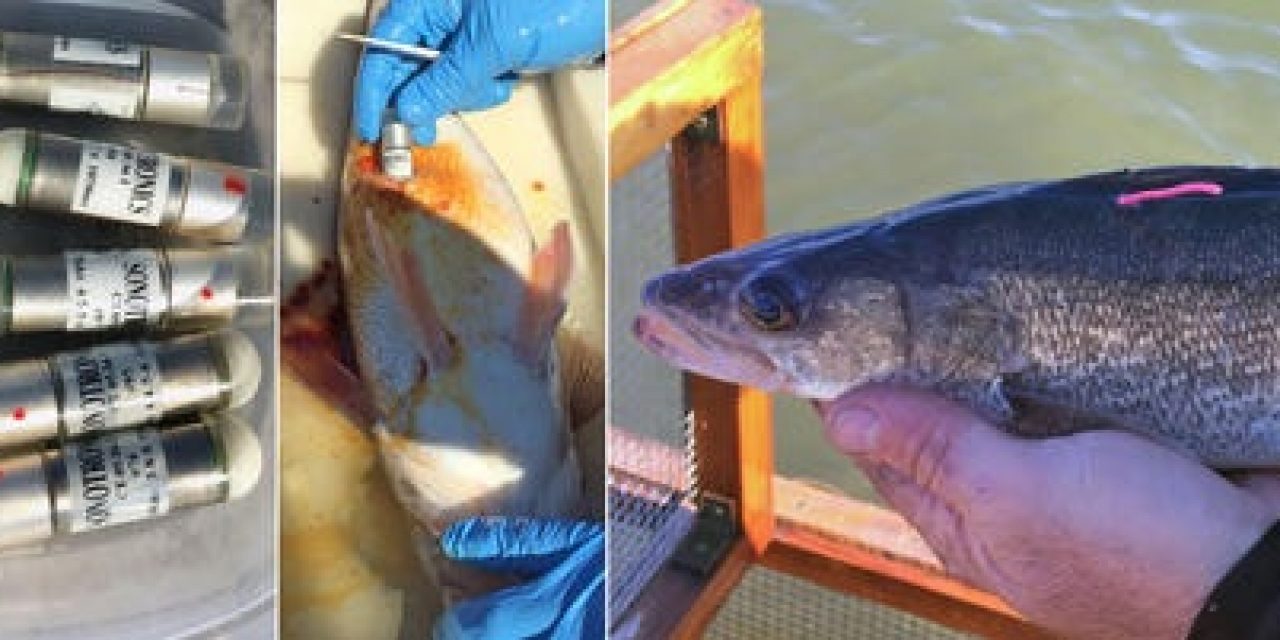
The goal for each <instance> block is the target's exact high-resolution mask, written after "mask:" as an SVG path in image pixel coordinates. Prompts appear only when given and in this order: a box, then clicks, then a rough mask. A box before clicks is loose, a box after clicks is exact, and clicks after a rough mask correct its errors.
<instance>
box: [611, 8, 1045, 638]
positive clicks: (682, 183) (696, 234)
mask: <svg viewBox="0 0 1280 640" xmlns="http://www.w3.org/2000/svg"><path fill="white" fill-rule="evenodd" d="M762 27H763V25H762V17H761V12H760V10H759V8H757V7H755V6H754V5H751V4H749V3H748V2H746V1H745V0H665V1H662V0H660V1H659V2H657V3H655V4H654V5H652V6H651V7H650V8H649V9H647V10H646V11H645V12H644V13H642V14H640V15H639V16H637V17H636V18H634V19H632V20H631V21H630V22H628V23H627V24H626V25H624V26H623V27H621V28H620V29H619V30H618V31H616V32H615V33H614V34H613V37H612V38H611V42H610V51H609V53H610V67H609V70H610V74H609V75H610V80H609V81H610V112H609V128H610V149H609V151H610V177H611V179H614V180H616V179H618V178H620V177H622V176H624V175H626V174H627V173H628V172H630V171H631V170H632V169H633V168H635V167H636V166H637V165H638V164H640V162H641V161H643V160H644V159H645V158H647V157H649V156H650V155H652V154H653V153H654V152H656V151H658V150H659V149H661V148H663V146H664V145H668V144H669V145H670V150H671V164H670V177H671V197H672V209H673V211H672V224H673V226H674V231H675V233H674V235H675V239H676V240H675V242H676V247H675V249H676V257H677V259H678V260H679V261H680V262H687V261H690V260H695V259H698V258H700V257H703V256H706V255H709V254H711V253H715V252H717V251H721V250H724V249H727V248H730V247H735V246H741V245H743V244H747V243H750V242H752V241H754V240H757V239H759V238H761V237H762V236H763V235H764V231H765V228H764V153H763V149H764V140H763V122H762V112H761V77H762V72H763V50H762V40H763V31H762ZM685 384H686V390H687V395H688V398H689V402H690V407H691V409H692V411H693V416H694V433H695V438H696V439H697V441H699V442H704V443H715V444H714V446H702V447H700V448H699V456H698V460H697V464H698V470H697V471H698V476H699V478H700V479H701V482H702V489H703V491H705V492H707V493H710V494H715V495H717V496H720V497H723V498H726V499H728V500H730V501H731V502H732V503H733V504H734V505H735V506H736V510H737V517H738V519H739V526H740V530H741V531H742V539H741V540H740V541H738V542H737V544H735V546H734V547H733V550H732V551H731V552H730V553H729V555H728V556H727V557H726V559H725V560H724V562H723V563H722V564H721V566H720V568H719V569H718V571H717V573H716V574H715V575H714V576H712V577H711V579H710V580H709V581H708V582H707V583H706V584H705V585H704V586H703V588H702V590H701V592H700V594H699V596H698V597H697V599H696V601H695V602H694V603H693V605H692V606H691V608H690V609H689V611H688V613H687V614H686V615H685V616H684V618H683V619H682V620H681V622H680V623H679V625H678V626H677V627H676V630H675V633H674V636H675V637H680V638H686V637H687V638H696V637H700V636H701V635H702V633H703V632H704V631H705V629H706V628H707V626H708V625H709V624H710V623H711V621H712V620H713V619H714V617H715V615H716V614H717V612H718V611H719V608H720V606H721V604H722V603H723V602H724V601H725V600H726V599H727V598H728V597H729V595H730V594H731V593H732V591H733V589H734V588H735V587H736V585H737V584H738V582H739V581H740V580H741V578H742V576H743V575H744V574H745V572H746V570H747V569H748V568H749V567H750V565H752V564H760V565H763V566H766V567H769V568H771V569H775V570H778V571H783V572H786V573H788V574H792V575H796V576H799V577H802V578H806V579H808V580H811V581H814V582H816V583H818V584H821V585H823V586H825V587H827V588H830V589H834V590H838V591H842V592H845V593H849V594H852V595H857V596H859V597H863V598H868V599H871V600H874V601H877V602H881V603H883V604H886V605H889V606H893V607H897V608H900V609H903V610H905V611H909V612H911V613H913V614H915V615H918V616H921V617H923V618H927V619H930V620H933V621H935V622H938V623H941V624H944V625H947V626H950V627H953V628H955V629H958V630H962V631H966V632H970V633H977V634H980V635H983V636H986V637H990V638H1010V639H1012V638H1017V639H1019V640H1023V639H1029V638H1042V637H1047V636H1045V635H1044V634H1043V633H1042V632H1041V631H1039V630H1037V629H1035V628H1034V627H1032V626H1031V625H1030V624H1028V623H1027V622H1026V621H1025V620H1024V619H1022V618H1021V617H1020V616H1018V615H1017V614H1016V613H1015V612H1013V611H1012V610H1011V609H1009V608H1008V606H1007V605H1005V604H1004V603H1003V602H1001V601H1000V600H999V599H998V598H996V597H995V596H992V595H990V594H987V593H984V592H982V591H979V590H977V589H974V588H972V587H970V586H967V585H965V584H963V583H961V582H959V581H957V580H956V579H954V578H951V577H950V576H948V575H946V573H945V572H944V571H943V570H942V568H941V567H940V566H939V565H938V562H937V560H936V558H934V556H933V554H932V553H931V552H930V551H929V549H928V548H927V547H926V546H925V545H924V543H923V542H922V541H921V540H920V538H919V536H918V535H916V533H915V532H914V530H912V529H911V527H910V526H909V525H908V524H907V523H906V522H905V521H903V520H902V519H901V518H900V517H899V516H897V515H896V514H894V513H892V512H889V511H887V510H885V509H883V508H880V507H877V506H874V505H871V504H867V503H863V502H859V501H857V500H854V499H851V498H848V497H845V496H841V495H838V494H833V493H830V492H826V491H822V490H818V489H814V488H812V487H809V486H806V485H804V484H802V483H798V482H794V481H788V480H786V479H784V478H775V477H774V473H773V427H772V423H771V415H772V411H771V405H770V400H769V397H768V396H767V395H766V394H764V393H762V392H760V391H757V390H754V389H748V388H744V387H737V386H734V385H728V384H724V383H720V382H716V381H713V380H708V379H706V378H701V377H698V376H693V375H687V376H685Z"/></svg>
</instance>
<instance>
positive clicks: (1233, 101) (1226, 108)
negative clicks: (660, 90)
mask: <svg viewBox="0 0 1280 640" xmlns="http://www.w3.org/2000/svg"><path fill="white" fill-rule="evenodd" d="M627 4H630V5H632V6H635V4H636V3H625V2H624V3H617V4H616V6H618V7H619V13H618V15H619V16H621V15H624V14H626V13H627V12H628V11H631V10H630V9H628V8H627V7H625V6H622V5H627ZM761 5H762V6H763V8H764V13H765V33H766V41H765V57H766V77H765V109H766V112H765V114H766V122H767V132H766V135H767V147H766V149H767V168H766V172H767V182H766V188H767V193H768V206H769V227H770V231H771V232H780V231H787V230H795V229H808V228H815V227H822V226H826V225H832V224H837V223H840V222H845V221H848V220H852V219H855V218H858V217H863V216H868V215H874V214H876V213H879V212H883V211H886V210H889V209H893V208H896V207H899V206H903V205H907V204H910V203H912V202H915V201H917V200H920V199H923V198H926V197H929V196H933V195H938V194H941V193H944V192H948V191H952V190H956V189H961V188H964V187H969V186H974V185H978V184H984V183H993V182H1001V181H1009V180H1023V179H1035V178H1053V177H1065V176H1068V175H1074V174H1079V173H1085V172H1090V171H1095V170H1105V169H1114V168H1118V167H1124V166H1143V165H1156V164H1174V163H1196V164H1202V163H1203V164H1217V163H1244V164H1280V2H1275V0H1251V1H1246V2H1220V3H1209V2H1192V1H1189V0H1179V1H1175V2H1145V3H1138V2H1092V1H1080V0H1073V1H1071V2H1064V1H1058V2H1049V1H1037V2H1009V1H999V0H911V1H898V2H889V1H886V0H879V1H861V2H837V1H835V0H768V1H765V2H762V3H761ZM621 206H622V207H625V203H621ZM620 222H625V218H615V225H614V228H613V232H614V234H615V236H617V235H618V234H619V232H620V231H625V230H623V229H620V228H619V227H620V225H619V223H620ZM630 237H631V239H630V240H629V242H631V243H634V236H630ZM615 246H616V244H615ZM613 264H614V266H613V268H614V278H615V280H616V281H617V284H616V285H615V288H614V293H615V297H614V311H615V312H616V313H615V315H614V316H613V318H614V320H615V324H614V325H613V326H615V327H617V328H619V329H622V330H625V329H626V327H627V326H628V324H627V323H626V322H625V318H621V315H622V314H624V313H625V312H626V311H627V306H628V304H627V301H626V300H623V299H622V298H623V297H625V296H624V294H625V293H627V292H628V289H629V287H631V286H632V285H629V284H628V283H630V282H638V281H639V280H640V279H642V278H643V277H644V276H646V275H648V274H647V273H638V272H637V270H636V269H635V268H634V266H633V265H634V264H635V263H634V262H632V261H626V262H619V261H617V260H615V261H614V263H613ZM620 320H621V321H622V322H619V321H620ZM623 340H629V337H627V336H623V338H620V339H615V341H614V345H615V351H614V353H616V354H620V355H623V356H624V357H625V353H626V351H625V347H623V346H621V345H620V344H619V343H620V342H622V341H623ZM625 363H626V361H625V360H624V361H622V363H621V364H625ZM628 388H630V387H628ZM618 390H619V387H617V386H615V399H616V398H617V397H618V396H617V394H618ZM631 393H634V394H636V395H643V394H641V393H640V392H638V391H632V392H631ZM649 406H652V405H649ZM616 408H617V409H619V410H623V411H624V412H625V409H626V408H627V402H626V401H622V402H621V404H620V405H616ZM615 415H617V413H615ZM624 424H625V423H624ZM776 430H777V440H778V443H777V450H778V466H779V469H780V470H781V472H782V473H784V474H786V475H791V476H805V477H810V478H815V479H818V480H820V481H822V482H826V483H829V484H833V485H836V486H839V487H842V488H845V489H847V490H850V491H854V492H857V493H864V492H865V491H866V488H865V485H864V484H863V483H862V481H861V479H860V476H859V475H858V474H857V473H856V472H855V471H854V470H853V469H852V468H851V467H850V466H849V465H848V464H847V463H846V462H845V461H844V460H843V459H841V458H840V457H839V456H837V455H835V454H833V453H832V452H831V451H830V449H829V448H828V447H827V446H826V444H825V443H824V441H823V439H822V436H821V433H820V431H819V428H818V426H817V423H816V420H815V419H814V418H813V415H812V412H811V410H810V409H809V408H808V407H807V406H806V405H803V404H800V403H798V402H795V401H792V400H789V399H786V398H779V402H778V408H777V416H776Z"/></svg>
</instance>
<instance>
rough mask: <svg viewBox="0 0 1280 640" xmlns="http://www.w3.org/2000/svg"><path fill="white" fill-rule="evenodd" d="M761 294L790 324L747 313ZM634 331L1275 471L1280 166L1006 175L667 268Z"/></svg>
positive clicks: (813, 391)
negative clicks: (1056, 177)
mask: <svg viewBox="0 0 1280 640" xmlns="http://www.w3.org/2000/svg"><path fill="white" fill-rule="evenodd" d="M1215 194H1216V195H1215ZM1135 203H1136V204H1135ZM762 287H763V288H764V289H763V290H765V291H766V293H767V294H768V295H767V296H766V298H767V299H769V300H773V301H775V302H776V301H779V300H781V301H782V303H783V306H785V307H787V308H788V310H791V311H794V313H793V317H794V318H795V320H794V322H792V323H791V325H792V326H788V327H785V328H782V329H777V328H774V329H767V328H765V329H762V328H760V326H759V325H758V324H757V323H753V322H752V320H751V319H750V318H748V317H747V316H748V315H750V314H752V313H755V311H753V309H754V307H753V304H754V303H752V302H749V301H748V302H744V301H743V300H744V298H742V297H741V294H742V293H743V292H744V291H752V292H759V291H761V290H762ZM777 290H781V291H782V293H781V294H778V293H777ZM775 294H776V295H775ZM752 299H754V298H748V300H752ZM636 331H637V334H638V336H639V337H640V339H641V340H642V342H644V343H645V344H646V346H648V347H649V348H650V349H651V350H653V351H654V352H655V353H657V354H658V355H660V356H662V357H665V358H667V359H669V360H671V361H672V362H673V363H675V364H676V365H677V366H680V367H683V368H687V369H690V370H692V371H697V372H700V373H703V374H706V375H710V376H712V377H717V378H721V379H725V380H728V381H730V382H737V383H741V384H749V385H750V384H754V385H756V386H761V387H763V388H765V389H767V390H771V391H789V392H791V393H795V394H797V395H800V396H802V397H809V398H821V399H830V398H832V397H835V396H836V395H839V394H840V393H843V392H844V391H847V390H849V389H852V388H854V387H857V386H860V385H863V384H867V383H870V382H877V381H896V382H900V383H907V384H911V385H915V386H920V387H925V388H929V389H934V390H937V391H940V392H943V393H945V394H947V395H950V396H952V397H954V398H957V399H960V400H963V401H966V402H968V403H969V404H971V405H972V406H973V407H974V408H975V409H977V410H979V411H980V412H981V413H983V414H985V415H987V416H988V417H990V418H993V419H995V420H997V421H998V422H999V423H1000V424H1002V425H1003V426H1004V427H1006V428H1007V429H1008V430H1010V431H1011V432H1013V433H1016V434H1020V435H1027V436H1039V437H1043V436H1059V435H1065V434H1070V433H1075V432H1078V431H1082V430H1088V429H1097V428H1115V429H1123V430H1127V431H1130V432H1133V433H1137V434H1141V435H1144V436H1146V437H1149V438H1152V439H1154V440H1156V441H1158V442H1161V443H1163V444H1166V445H1168V446H1171V447H1173V448H1176V449H1179V450H1182V451H1184V452H1187V453H1189V454H1191V455H1193V456H1196V457H1198V458H1199V459H1201V460H1202V461H1204V462H1205V463H1207V464H1209V465H1211V466H1214V467H1218V468H1275V467H1280V170H1277V169H1246V168H1233V167H1162V168H1152V169H1143V170H1127V171H1120V172H1112V173H1106V174H1098V175H1092V176H1085V177H1082V178H1074V179H1068V180H1061V181H1049V182H1032V183H1017V184H1006V185H996V186H991V187H983V188H979V189H973V190H970V191H966V192H962V193H957V194H952V195H948V196H944V197H942V198H938V199H935V200H931V201H926V202H923V203H921V204H918V205H915V206H912V207H909V208H907V209H904V210H902V211H899V212H896V213H892V214H890V215H887V216H884V217H882V218H880V219H877V220H872V221H866V222H860V223H857V224H852V225H846V226H842V227H838V228H834V229H828V230H820V231H811V232H803V233H798V234H790V235H786V236H780V237H777V238H773V239H769V240H766V241H764V242H761V243H758V244H756V245H752V246H749V247H745V248H742V249H739V250H735V251H730V252H726V253H723V254H718V255H716V256H712V257H709V258H707V259H704V260H702V261H700V262H697V263H694V264H692V265H688V266H685V267H681V268H678V269H676V270H674V271H672V272H669V273H666V274H662V275H660V276H658V277H657V278H655V279H654V280H653V281H652V282H651V283H650V285H649V287H648V288H647V289H646V299H645V305H644V308H643V310H642V312H641V314H640V317H639V318H638V319H637V324H636Z"/></svg>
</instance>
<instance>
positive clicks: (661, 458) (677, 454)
mask: <svg viewBox="0 0 1280 640" xmlns="http://www.w3.org/2000/svg"><path fill="white" fill-rule="evenodd" d="M670 156H671V154H670V152H669V151H668V150H667V149H666V148H663V149H662V150H660V151H658V152H657V153H655V154H653V156H652V157H650V158H649V159H648V160H646V161H645V162H644V163H642V164H641V165H639V166H638V167H636V169H634V170H633V171H631V172H630V173H629V174H627V175H626V176H625V177H623V178H621V179H619V180H616V181H615V182H614V183H613V186H612V189H611V193H610V198H611V200H610V225H611V227H612V228H613V229H614V232H613V233H611V234H610V239H609V242H610V247H609V248H610V254H609V255H610V279H609V300H610V303H609V323H610V326H611V327H613V330H612V331H610V334H609V383H610V388H611V393H610V409H609V416H610V424H611V425H614V426H613V427H612V428H611V429H610V432H609V477H608V493H609V606H610V608H609V611H610V615H611V618H612V621H616V620H618V619H619V618H620V617H621V616H623V615H624V614H625V613H626V611H627V609H628V607H629V606H630V605H631V603H632V602H634V600H635V599H636V597H637V596H638V595H639V593H640V592H641V591H642V590H643V589H644V588H645V586H647V584H648V583H649V581H650V580H651V579H652V578H653V576H654V574H655V573H656V572H657V571H658V570H659V569H660V568H661V567H662V565H663V564H664V563H665V561H666V559H667V558H668V557H669V556H670V555H671V553H672V551H674V549H675V546H676V545H677V544H678V543H679V542H680V540H681V539H682V538H683V537H684V535H685V533H686V532H687V531H688V530H689V527H690V525H691V524H692V520H693V509H692V507H691V506H690V504H689V501H688V496H687V492H688V489H689V471H690V464H689V463H688V461H687V459H686V454H685V451H686V450H687V446H686V439H685V429H684V416H685V406H686V402H685V398H684V386H683V378H682V377H681V374H680V373H679V372H678V371H676V370H675V369H672V368H671V367H670V366H669V365H667V364H665V363H664V362H662V361H660V360H658V359H657V358H655V357H653V356H652V355H650V354H648V353H647V352H645V351H644V350H643V349H642V348H641V347H640V346H639V344H637V343H636V341H635V340H634V339H633V338H632V336H631V332H630V331H628V330H627V327H630V326H631V319H632V318H634V317H635V314H636V312H637V311H638V310H639V303H640V297H641V291H642V289H643V287H644V282H645V280H646V279H647V278H649V277H651V276H653V275H655V274H657V273H658V272H660V271H663V270H664V269H667V268H669V267H671V266H672V265H673V264H674V262H675V257H674V253H673V248H672V247H673V245H672V237H671V193H670V191H671V185H670V177H669V175H668V163H669V162H670ZM619 230H625V232H619Z"/></svg>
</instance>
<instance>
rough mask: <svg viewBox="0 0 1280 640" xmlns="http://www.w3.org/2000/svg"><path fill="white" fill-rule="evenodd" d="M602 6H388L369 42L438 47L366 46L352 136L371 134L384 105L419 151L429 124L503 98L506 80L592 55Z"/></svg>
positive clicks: (492, 0)
mask: <svg viewBox="0 0 1280 640" xmlns="http://www.w3.org/2000/svg"><path fill="white" fill-rule="evenodd" d="M607 4H608V3H607V2H606V1H605V0H542V1H538V2H530V1H529V0H391V3H390V4H389V5H388V6H387V8H386V10H385V11H383V13H382V15H381V16H379V18H378V21H377V22H376V23H375V24H374V25H373V29H372V30H371V31H370V35H371V36H373V37H375V38H382V39H386V40H392V41H395V42H401V43H405V44H413V45H420V46H426V47H430V48H433V49H439V50H441V52H442V55H441V56H440V57H439V58H438V59H437V60H436V61H435V62H433V63H431V64H430V65H429V66H428V67H427V68H426V69H425V70H422V65H423V63H422V62H421V61H419V60H411V59H409V58H405V57H403V56H400V55H398V54H396V53H392V52H389V51H385V50H379V49H376V48H370V49H369V50H368V51H367V52H366V53H365V56H364V61H363V62H362V64H361V67H360V78H359V82H358V83H357V86H356V99H355V103H356V104H355V115H356V130H357V132H358V133H359V135H360V137H361V138H362V139H364V140H365V141H367V142H373V141H376V140H377V139H378V137H379V136H380V135H381V127H382V117H383V112H384V110H385V109H386V108H387V107H388V106H391V105H392V103H393V102H394V106H395V107H396V111H397V113H398V115H399V118H400V120H401V121H403V122H405V123H406V124H408V125H410V126H411V127H413V134H414V138H415V139H416V140H417V141H418V143H419V144H430V143H432V142H434V141H435V135H436V134H435V123H436V119H438V118H440V117H441V116H443V115H445V114H447V113H450V112H453V111H460V110H476V109H487V108H489V107H493V106H497V105H499V104H502V103H504V102H506V101H507V100H508V99H509V98H510V97H511V89H512V87H513V85H514V83H515V73H516V72H520V71H537V70H547V69H552V68H555V67H559V66H562V65H565V64H568V63H570V62H573V61H575V60H578V59H581V58H586V57H588V56H592V55H596V54H599V53H600V52H602V51H604V45H605V29H606V27H605V10H606V5H607Z"/></svg>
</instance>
